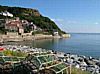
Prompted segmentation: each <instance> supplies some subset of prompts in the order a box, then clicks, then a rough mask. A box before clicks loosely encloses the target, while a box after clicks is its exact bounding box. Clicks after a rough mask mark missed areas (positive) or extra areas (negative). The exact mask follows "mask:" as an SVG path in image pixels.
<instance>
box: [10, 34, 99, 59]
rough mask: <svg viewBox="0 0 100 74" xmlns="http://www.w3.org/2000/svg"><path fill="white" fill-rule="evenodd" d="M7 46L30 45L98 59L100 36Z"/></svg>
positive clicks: (88, 35) (75, 36) (73, 37)
mask: <svg viewBox="0 0 100 74" xmlns="http://www.w3.org/2000/svg"><path fill="white" fill-rule="evenodd" d="M9 44H19V45H20V44H21V45H30V46H34V47H40V48H45V49H52V50H56V51H63V52H66V53H72V54H78V55H85V56H92V57H95V58H100V34H95V33H94V34H87V33H85V34H71V38H65V39H47V40H36V41H27V42H20V43H9Z"/></svg>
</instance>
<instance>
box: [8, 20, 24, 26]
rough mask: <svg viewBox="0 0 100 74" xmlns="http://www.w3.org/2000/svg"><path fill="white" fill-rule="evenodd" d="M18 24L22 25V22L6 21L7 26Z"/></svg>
mask: <svg viewBox="0 0 100 74" xmlns="http://www.w3.org/2000/svg"><path fill="white" fill-rule="evenodd" d="M18 24H19V25H22V23H21V22H20V21H11V22H9V23H7V26H18Z"/></svg>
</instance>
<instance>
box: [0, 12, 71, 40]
mask: <svg viewBox="0 0 100 74" xmlns="http://www.w3.org/2000/svg"><path fill="white" fill-rule="evenodd" d="M0 15H3V16H7V17H11V19H8V18H7V19H0V24H1V27H2V26H4V29H5V31H4V34H3V35H2V36H1V35H0V39H2V40H1V42H2V41H24V40H35V39H45V38H61V36H60V35H59V33H58V31H57V30H54V29H53V33H52V34H50V33H49V32H48V31H47V30H46V29H41V28H40V27H39V26H36V25H35V24H34V22H29V21H27V20H24V19H23V20H20V18H19V17H13V14H11V13H9V12H7V11H5V12H1V13H0ZM12 17H13V18H12ZM62 36H63V37H68V36H69V35H67V36H66V35H62Z"/></svg>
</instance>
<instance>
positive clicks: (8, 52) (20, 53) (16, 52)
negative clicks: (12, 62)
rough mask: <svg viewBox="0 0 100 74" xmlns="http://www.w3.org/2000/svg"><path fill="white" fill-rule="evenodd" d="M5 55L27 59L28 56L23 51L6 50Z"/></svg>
mask: <svg viewBox="0 0 100 74" xmlns="http://www.w3.org/2000/svg"><path fill="white" fill-rule="evenodd" d="M3 54H4V55H5V56H17V57H26V56H27V54H26V53H24V52H22V51H11V50H4V51H3Z"/></svg>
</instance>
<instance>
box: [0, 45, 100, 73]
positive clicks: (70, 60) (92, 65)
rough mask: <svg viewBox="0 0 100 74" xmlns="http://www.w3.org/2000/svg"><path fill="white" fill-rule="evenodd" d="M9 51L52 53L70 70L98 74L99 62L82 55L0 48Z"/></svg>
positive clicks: (26, 48)
mask: <svg viewBox="0 0 100 74" xmlns="http://www.w3.org/2000/svg"><path fill="white" fill-rule="evenodd" d="M1 47H3V48H6V49H10V50H20V51H23V52H26V53H29V52H30V51H31V52H32V53H41V52H48V51H49V52H50V53H54V54H55V55H56V57H58V59H59V60H60V61H62V62H64V63H66V65H70V66H71V67H72V68H77V69H80V70H82V71H88V72H90V73H91V74H100V60H99V59H96V58H93V57H91V56H90V57H86V56H84V55H74V54H70V53H64V52H58V51H53V50H46V49H42V48H33V47H29V46H16V45H4V46H1Z"/></svg>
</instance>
